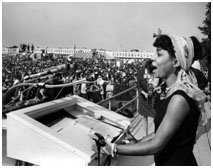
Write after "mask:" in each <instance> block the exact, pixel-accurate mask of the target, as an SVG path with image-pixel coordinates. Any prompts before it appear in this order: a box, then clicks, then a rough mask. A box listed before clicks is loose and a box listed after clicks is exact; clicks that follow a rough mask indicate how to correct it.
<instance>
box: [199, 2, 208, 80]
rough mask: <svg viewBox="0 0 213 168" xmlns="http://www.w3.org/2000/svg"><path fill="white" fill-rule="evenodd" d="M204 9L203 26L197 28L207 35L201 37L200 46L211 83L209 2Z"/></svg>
mask: <svg viewBox="0 0 213 168" xmlns="http://www.w3.org/2000/svg"><path fill="white" fill-rule="evenodd" d="M206 9H207V11H206V18H205V20H204V21H203V26H199V27H198V29H200V31H201V32H202V33H203V34H204V35H205V36H207V38H204V39H202V46H203V51H204V58H207V67H208V81H209V83H211V2H208V3H207V5H206Z"/></svg>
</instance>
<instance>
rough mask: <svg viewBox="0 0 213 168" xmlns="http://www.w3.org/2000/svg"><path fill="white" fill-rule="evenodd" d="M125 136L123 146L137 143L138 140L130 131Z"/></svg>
mask: <svg viewBox="0 0 213 168" xmlns="http://www.w3.org/2000/svg"><path fill="white" fill-rule="evenodd" d="M124 136H125V138H124V139H123V141H122V144H134V143H136V142H137V139H136V138H135V137H134V136H133V135H132V134H131V133H130V132H129V131H127V132H126V133H125V134H124Z"/></svg>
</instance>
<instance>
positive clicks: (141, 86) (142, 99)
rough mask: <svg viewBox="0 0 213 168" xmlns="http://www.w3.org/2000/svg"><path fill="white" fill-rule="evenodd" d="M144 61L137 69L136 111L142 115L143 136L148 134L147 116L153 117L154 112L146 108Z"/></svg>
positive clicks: (146, 81) (146, 83) (146, 84)
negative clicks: (137, 98)
mask: <svg viewBox="0 0 213 168" xmlns="http://www.w3.org/2000/svg"><path fill="white" fill-rule="evenodd" d="M145 65H146V62H145V61H144V62H143V63H142V67H141V68H140V69H139V70H138V73H137V89H138V92H139V95H138V96H139V104H138V112H139V113H140V114H141V115H142V122H143V128H142V130H143V132H144V136H147V135H148V117H154V113H152V111H151V109H148V106H147V105H148V103H147V98H148V93H147V92H148V90H147V86H148V75H149V74H148V72H147V69H146V68H145Z"/></svg>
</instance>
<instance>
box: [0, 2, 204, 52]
mask: <svg viewBox="0 0 213 168" xmlns="http://www.w3.org/2000/svg"><path fill="white" fill-rule="evenodd" d="M206 4H207V3H206V2H171V3H168V2H150V3H148V2H116V3H115V2H114V3H113V2H105V3H104V2H88V3H86V2H81V3H77V2H64V3H59V2H52V3H50V2H45V3H42V2H40V3H39V2H34V3H32V2H22V3H21V2H18V3H14V2H3V3H2V45H5V46H13V45H18V46H19V45H20V44H21V43H25V44H34V45H35V46H40V47H73V46H74V44H76V47H80V48H83V47H86V48H97V49H100V48H102V49H109V50H118V49H119V50H120V51H121V50H127V51H128V50H130V49H139V50H149V51H154V48H153V46H152V44H153V41H154V39H153V32H157V30H158V28H161V29H162V32H163V33H169V34H173V35H183V36H191V35H194V36H196V37H198V39H199V40H201V39H202V38H203V37H204V36H203V34H201V32H200V30H199V29H198V26H202V25H203V24H202V22H203V20H204V19H205V13H206Z"/></svg>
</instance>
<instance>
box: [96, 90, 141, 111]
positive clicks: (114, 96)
mask: <svg viewBox="0 0 213 168" xmlns="http://www.w3.org/2000/svg"><path fill="white" fill-rule="evenodd" d="M133 89H136V86H133V87H131V88H129V89H126V90H124V91H122V92H120V93H118V94H116V95H113V96H110V97H109V98H107V99H105V100H102V101H100V102H98V103H97V104H99V105H100V104H102V103H105V102H107V101H109V107H108V108H109V110H111V107H112V99H114V98H116V97H118V96H120V95H122V94H124V93H127V92H129V91H131V90H133ZM136 99H137V106H136V107H137V110H138V90H136V96H135V97H134V98H133V99H132V100H130V101H129V102H127V103H126V104H125V105H123V106H122V107H120V108H119V109H117V110H116V111H115V112H118V111H120V110H122V109H124V108H125V107H126V106H128V105H129V104H131V103H132V102H134V101H135V100H136Z"/></svg>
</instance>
